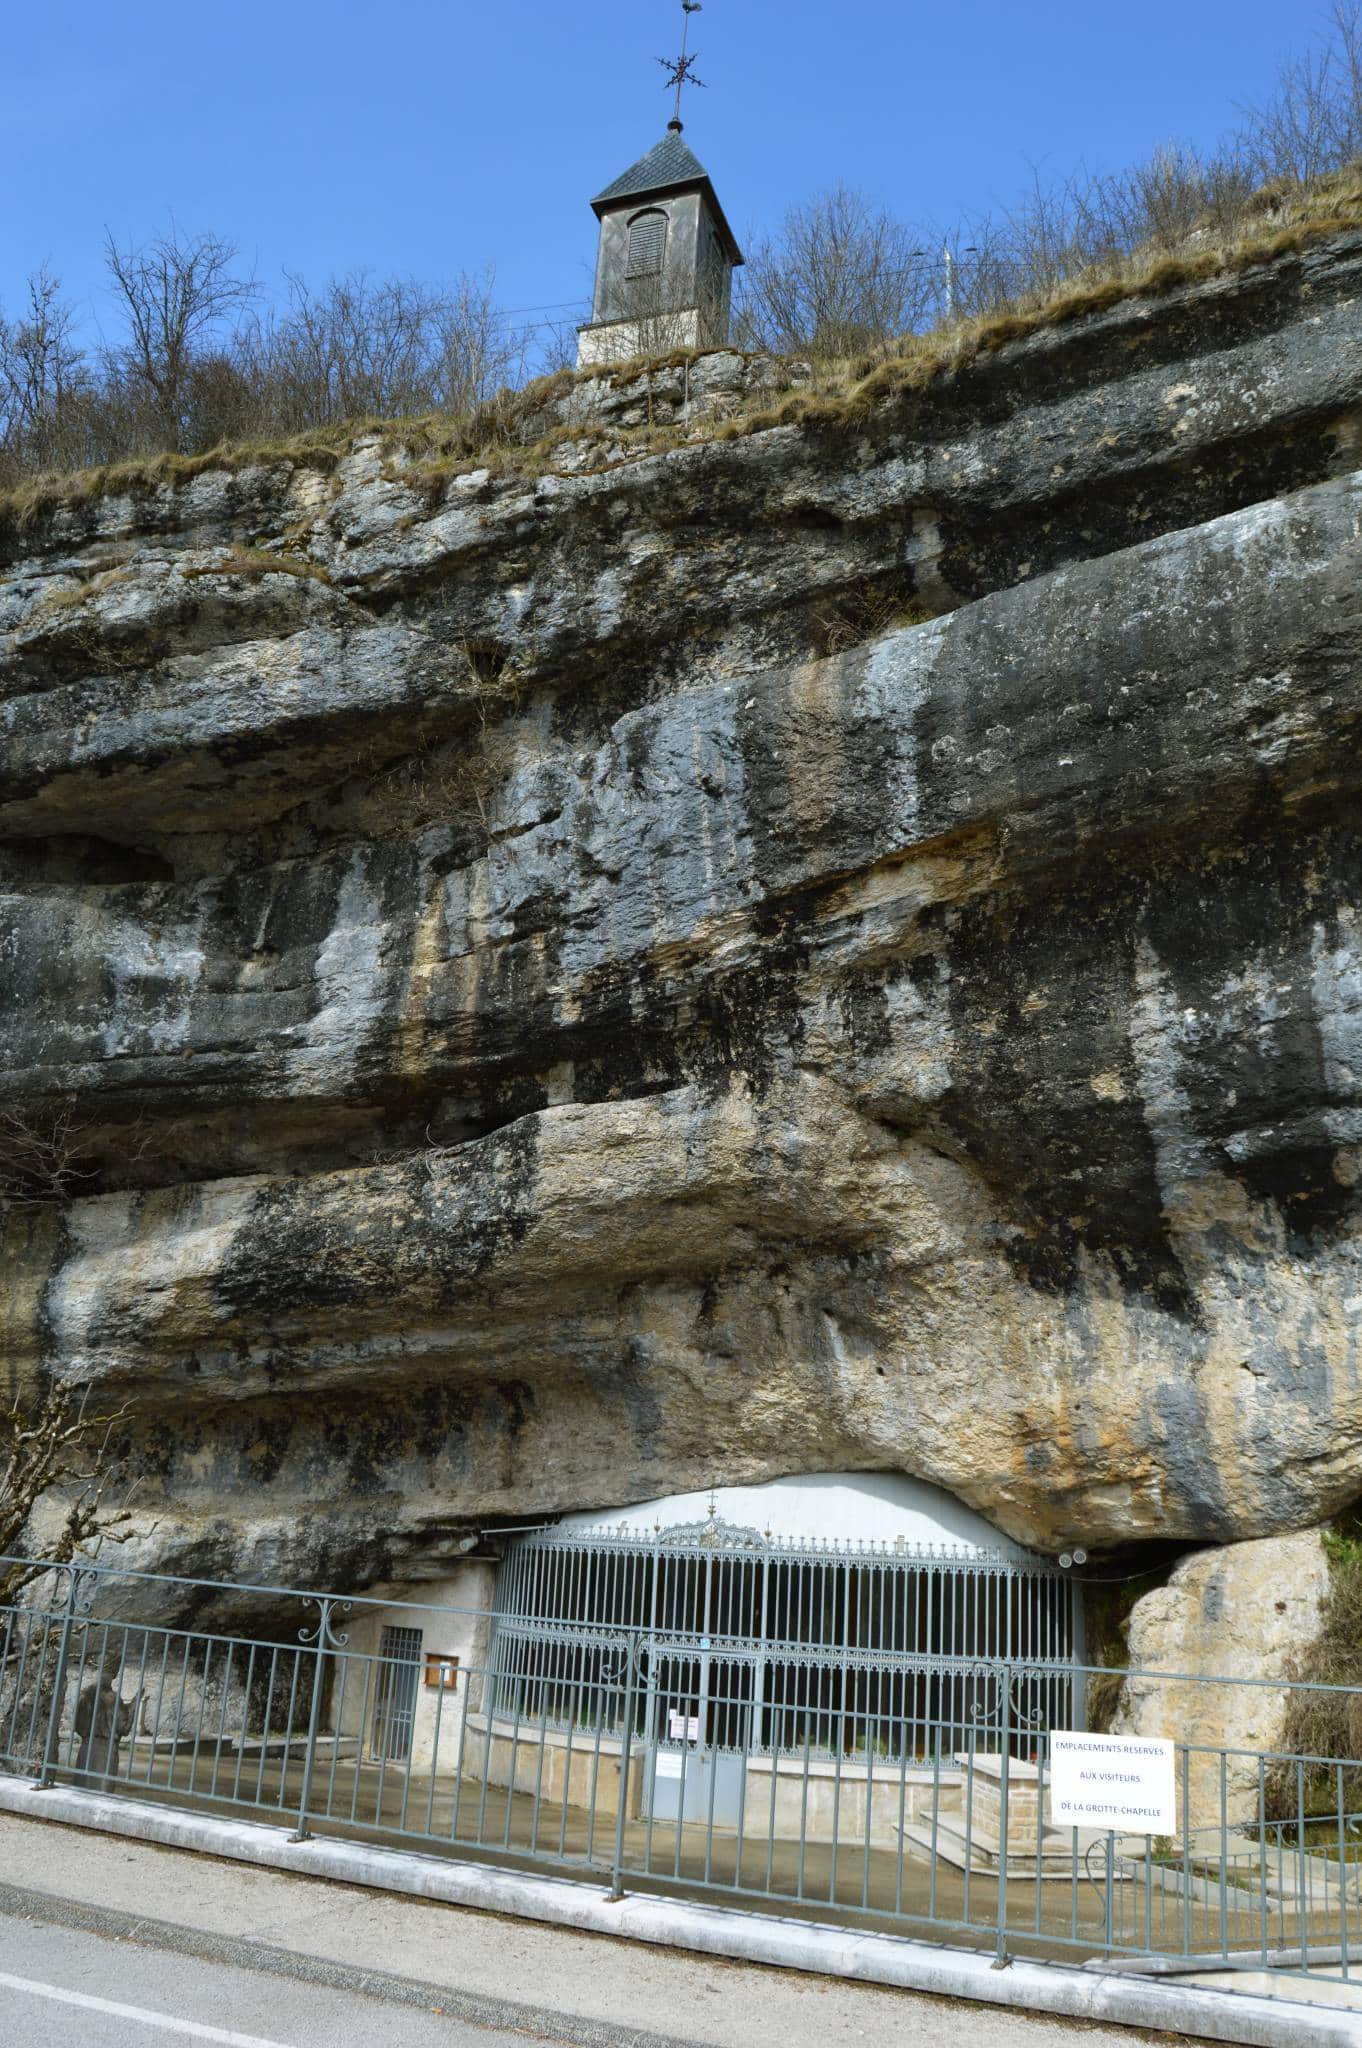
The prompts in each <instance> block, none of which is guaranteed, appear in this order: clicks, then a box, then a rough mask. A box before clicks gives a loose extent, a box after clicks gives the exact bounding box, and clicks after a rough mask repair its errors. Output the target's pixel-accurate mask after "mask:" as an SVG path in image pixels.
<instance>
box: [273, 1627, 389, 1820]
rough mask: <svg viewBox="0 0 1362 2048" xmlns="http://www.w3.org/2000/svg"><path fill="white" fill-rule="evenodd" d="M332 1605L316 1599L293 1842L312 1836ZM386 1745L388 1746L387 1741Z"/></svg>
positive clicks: (305, 1632) (301, 1635) (302, 1634)
mask: <svg viewBox="0 0 1362 2048" xmlns="http://www.w3.org/2000/svg"><path fill="white" fill-rule="evenodd" d="M333 1604H334V1603H333V1602H332V1601H330V1600H325V1599H323V1600H319V1601H318V1602H317V1608H318V1619H317V1628H316V1645H317V1647H316V1651H315V1657H314V1663H313V1667H312V1708H311V1711H310V1712H309V1714H308V1717H307V1750H306V1753H305V1755H304V1757H303V1789H302V1792H301V1794H300V1796H299V1800H298V1825H297V1827H296V1828H295V1829H294V1831H293V1833H292V1834H291V1835H290V1836H289V1840H290V1842H307V1841H310V1840H311V1839H312V1835H311V1830H310V1828H309V1827H308V1824H307V1809H308V1802H309V1800H310V1799H311V1797H312V1766H313V1762H314V1761H315V1759H316V1755H317V1728H318V1724H319V1723H320V1721H321V1714H322V1669H323V1665H324V1662H325V1658H326V1646H327V1642H328V1640H329V1638H330V1635H331V1609H332V1606H333ZM342 1604H343V1605H344V1606H348V1605H349V1602H348V1601H345V1602H343V1603H342ZM298 1634H299V1639H300V1640H301V1641H302V1642H304V1643H305V1642H306V1641H307V1638H308V1636H309V1635H311V1634H312V1631H311V1630H310V1629H300V1630H299V1631H298ZM336 1640H337V1641H338V1642H342V1643H343V1642H344V1641H345V1637H344V1636H338V1637H337V1638H336ZM384 1747H385V1748H386V1747H387V1744H386V1743H385V1744H384ZM284 1754H285V1756H287V1755H288V1743H287V1741H286V1742H285V1744H284Z"/></svg>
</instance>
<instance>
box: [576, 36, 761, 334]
mask: <svg viewBox="0 0 1362 2048" xmlns="http://www.w3.org/2000/svg"><path fill="white" fill-rule="evenodd" d="M682 6H683V7H684V9H685V14H686V29H687V33H689V30H690V17H691V15H692V14H698V13H699V11H700V9H699V5H698V0H682ZM659 61H660V62H662V63H663V66H664V68H665V70H666V72H667V83H668V86H669V87H671V86H674V87H675V88H676V110H675V112H674V113H673V115H672V118H671V120H670V121H669V122H668V123H667V132H666V134H665V135H664V136H663V137H662V140H661V141H660V142H659V143H656V144H655V145H654V147H653V148H652V149H650V150H649V151H648V153H647V155H646V156H642V157H640V158H639V160H638V162H637V163H636V164H631V165H630V167H629V169H628V170H627V171H625V172H623V173H622V174H621V175H620V176H619V177H618V178H616V179H615V180H614V182H613V184H610V185H607V186H606V188H605V190H604V191H603V192H598V193H597V195H596V197H595V198H594V199H593V200H592V202H591V207H592V211H593V212H594V213H595V215H596V218H597V220H598V221H599V222H600V224H601V234H600V248H599V252H598V254H597V258H596V287H595V291H594V293H593V296H592V304H591V318H590V320H589V321H588V322H587V323H586V325H585V326H584V327H580V328H578V330H577V363H578V367H579V368H585V367H587V366H589V365H591V364H593V363H611V362H621V361H624V360H627V358H629V357H630V356H638V355H664V354H666V353H667V352H668V351H669V350H671V349H676V348H722V347H723V345H724V343H725V342H726V341H727V340H728V320H729V309H730V305H731V301H732V291H733V272H734V271H735V270H736V269H737V267H738V265H739V264H740V263H741V262H742V260H743V259H742V251H741V249H740V248H739V247H738V244H737V241H736V239H735V238H734V234H733V230H732V228H730V226H729V225H728V222H727V220H725V218H724V210H723V208H722V207H721V206H720V204H719V201H718V197H717V196H716V194H715V191H714V187H713V185H712V184H711V183H710V180H709V173H708V172H707V171H706V169H705V167H704V165H703V164H702V163H701V162H700V161H699V159H698V158H697V157H696V156H695V154H694V152H693V151H692V150H691V149H690V148H688V146H687V145H686V143H685V142H684V141H683V140H682V132H681V89H682V87H683V86H686V85H703V83H704V81H703V79H699V78H697V77H696V76H695V73H694V69H693V66H694V62H695V59H694V57H693V56H690V55H688V54H687V51H686V46H685V41H684V39H683V41H682V46H681V56H680V58H679V59H677V60H676V61H671V60H668V59H660V60H659Z"/></svg>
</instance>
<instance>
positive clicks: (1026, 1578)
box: [490, 1474, 1083, 1825]
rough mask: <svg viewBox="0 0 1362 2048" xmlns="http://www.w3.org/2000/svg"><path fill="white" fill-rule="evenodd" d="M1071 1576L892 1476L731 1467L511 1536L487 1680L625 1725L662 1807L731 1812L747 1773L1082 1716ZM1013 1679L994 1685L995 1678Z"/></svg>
mask: <svg viewBox="0 0 1362 2048" xmlns="http://www.w3.org/2000/svg"><path fill="white" fill-rule="evenodd" d="M1079 1603H1080V1593H1079V1589H1078V1587H1077V1586H1076V1585H1075V1584H1074V1582H1073V1581H1072V1579H1071V1578H1070V1577H1069V1576H1068V1575H1066V1574H1065V1573H1064V1572H1062V1571H1061V1570H1059V1569H1058V1568H1057V1567H1056V1566H1055V1565H1054V1564H1052V1563H1051V1562H1050V1561H1049V1560H1047V1559H1045V1558H1042V1557H1039V1556H1036V1555H1035V1554H1033V1553H1031V1552H1028V1551H1026V1550H1024V1549H1022V1548H1021V1547H1020V1546H1018V1545H1016V1544H1012V1543H1010V1542H1008V1541H1007V1539H1006V1538H1005V1537H1003V1536H1002V1535H1001V1534H1000V1533H999V1532H998V1531H997V1530H995V1529H993V1528H992V1527H991V1526H990V1525H989V1524H988V1523H987V1522H985V1521H984V1520H983V1519H982V1518H981V1517H980V1516H978V1515H975V1514H974V1513H972V1512H971V1511H970V1510H969V1509H967V1508H965V1507H963V1506H962V1505H961V1503H960V1502H958V1501H955V1500H952V1499H951V1498H950V1496H948V1495H946V1494H943V1493H941V1492H939V1491H938V1490H937V1489H935V1488H933V1487H929V1486H926V1485H924V1484H922V1483H920V1482H917V1481H913V1480H908V1479H904V1478H900V1477H890V1476H886V1475H882V1474H834V1475H828V1474H819V1475H817V1476H815V1477H811V1478H807V1479H785V1480H778V1481H775V1482H772V1483H771V1484H769V1485H765V1486H754V1487H725V1488H720V1489H717V1490H716V1491H714V1492H712V1493H710V1494H709V1495H704V1494H689V1495H678V1496H672V1497H670V1498H668V1499H665V1500H659V1501H649V1502H645V1503H643V1504H641V1505H640V1506H636V1507H631V1508H627V1509H625V1510H622V1511H619V1510H617V1511H614V1512H613V1513H611V1514H602V1515H573V1516H569V1517H567V1518H566V1519H565V1520H564V1521H562V1522H559V1523H557V1524H555V1525H553V1526H551V1527H547V1528H544V1529H538V1530H533V1531H530V1532H528V1533H527V1534H524V1535H521V1536H518V1537H516V1538H514V1539H512V1541H511V1543H510V1544H509V1546H508V1548H507V1550H506V1551H505V1553H504V1555H503V1558H502V1561H501V1564H500V1567H499V1570H498V1575H497V1589H496V1597H495V1602H494V1617H493V1624H492V1646H491V1660H490V1678H491V1686H490V1700H491V1711H492V1714H493V1716H494V1718H495V1719H496V1720H498V1721H501V1722H503V1723H513V1724H515V1725H518V1726H525V1725H529V1726H541V1727H543V1728H544V1729H545V1730H549V1731H552V1730H559V1731H563V1732H564V1733H565V1734H566V1735H567V1736H568V1737H569V1738H571V1737H572V1736H573V1734H574V1733H576V1732H580V1731H583V1730H587V1731H592V1732H593V1733H594V1735H595V1736H596V1737H597V1738H598V1739H600V1740H604V1741H605V1742H607V1743H613V1742H617V1741H618V1740H619V1739H620V1737H621V1734H622V1732H623V1727H624V1723H625V1721H626V1719H627V1720H628V1721H629V1723H630V1742H631V1745H632V1744H633V1743H634V1742H638V1743H639V1744H640V1745H641V1753H642V1756H643V1759H644V1763H643V1780H642V1788H641V1797H642V1801H643V1805H644V1807H645V1809H646V1810H648V1811H651V1812H653V1813H654V1814H655V1815H656V1816H657V1817H658V1818H678V1819H679V1818H687V1817H689V1815H690V1811H691V1807H692V1803H693V1802H694V1803H695V1805H696V1811H700V1810H702V1809H703V1811H705V1812H706V1813H707V1814H710V1815H712V1816H713V1819H714V1822H715V1824H717V1825H722V1824H724V1822H725V1821H727V1820H728V1819H729V1815H730V1810H732V1814H733V1818H734V1819H736V1818H737V1807H738V1805H739V1804H740V1802H741V1801H742V1799H743V1798H744V1797H751V1796H752V1795H751V1783H752V1778H753V1773H754V1771H756V1772H757V1773H758V1774H760V1773H761V1772H763V1771H764V1772H765V1773H767V1774H768V1776H770V1777H771V1779H772V1784H771V1787H770V1790H771V1797H772V1800H773V1802H774V1800H775V1797H776V1792H775V1786H774V1778H775V1777H776V1776H778V1775H779V1774H780V1772H781V1769H782V1765H783V1763H785V1762H787V1761H788V1763H789V1765H790V1767H791V1769H796V1768H797V1769H798V1770H801V1771H803V1772H804V1773H806V1774H807V1770H808V1768H809V1766H810V1764H811V1763H812V1764H813V1765H815V1766H819V1765H821V1764H827V1765H829V1766H831V1767H835V1766H836V1765H837V1761H838V1759H850V1758H856V1759H859V1761H860V1762H861V1763H863V1764H866V1765H869V1766H872V1767H874V1768H878V1767H879V1765H880V1764H883V1765H884V1767H885V1769H886V1770H888V1771H893V1772H895V1773H897V1774H898V1775H900V1776H901V1775H902V1772H903V1770H904V1769H905V1768H908V1769H922V1770H934V1771H936V1772H937V1773H938V1774H939V1773H940V1771H941V1769H942V1766H943V1764H944V1766H945V1768H946V1769H947V1770H948V1771H950V1770H954V1769H956V1768H958V1767H959V1762H960V1759H961V1757H962V1755H963V1754H964V1753H966V1752H976V1751H990V1750H997V1749H998V1748H1000V1747H1001V1746H1002V1744H1003V1742H1004V1739H1006V1740H1007V1743H1008V1747H1009V1748H1010V1749H1011V1750H1012V1751H1013V1752H1014V1753H1015V1754H1017V1755H1028V1756H1029V1755H1030V1754H1031V1753H1032V1752H1033V1751H1034V1749H1035V1746H1036V1743H1037V1740H1038V1737H1039V1735H1040V1734H1041V1733H1042V1732H1043V1731H1044V1730H1047V1729H1049V1728H1051V1727H1062V1728H1071V1727H1075V1726H1078V1725H1080V1720H1081V1713H1082V1695H1083V1688H1082V1685H1081V1684H1080V1683H1078V1682H1077V1680H1076V1674H1075V1669H1074V1667H1075V1665H1076V1664H1077V1663H1079V1662H1080V1661H1081V1657H1082V1647H1081V1610H1080V1604H1079ZM1005 1692H1006V1694H1007V1697H1006V1700H1005V1699H1004V1693H1005Z"/></svg>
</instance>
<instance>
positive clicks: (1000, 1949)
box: [992, 1664, 1012, 1970]
mask: <svg viewBox="0 0 1362 2048" xmlns="http://www.w3.org/2000/svg"><path fill="white" fill-rule="evenodd" d="M1002 1687H1003V1691H1002V1699H1001V1701H1000V1702H999V1708H998V1739H999V1746H1000V1748H1001V1750H1002V1757H1001V1761H1000V1776H1001V1784H1002V1797H1001V1799H1000V1801H999V1804H998V1915H997V1918H998V1946H997V1952H996V1954H995V1955H994V1958H993V1965H992V1967H993V1968H994V1969H995V1970H1005V1969H1006V1968H1007V1966H1008V1963H1009V1962H1010V1961H1011V1957H1010V1956H1009V1955H1008V1953H1007V1821H1008V1814H1007V1806H1008V1794H1009V1786H1010V1783H1011V1778H1010V1773H1011V1765H1012V1666H1011V1665H1010V1664H1004V1666H1003V1668H1002Z"/></svg>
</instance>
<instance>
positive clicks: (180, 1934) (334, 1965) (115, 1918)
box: [0, 1883, 703, 2048]
mask: <svg viewBox="0 0 1362 2048" xmlns="http://www.w3.org/2000/svg"><path fill="white" fill-rule="evenodd" d="M0 1915H3V1916H4V1917H5V1918H6V1919H12V1920H37V1921H41V1922H42V1923H43V1924H44V1925H45V1926H49V1927H67V1928H71V1929H73V1930H75V1931H77V1932H79V1933H82V1934H98V1935H102V1936H104V1937H105V1938H106V1939H109V1940H112V1941H127V1942H133V1943H135V1944H137V1945H138V1946H139V1947H142V1948H155V1949H161V1950H165V1951H168V1952H169V1953H170V1954H172V1955H177V1956H192V1957H193V1958H194V1959H195V1960H196V1961H198V1962H203V1963H213V1964H216V1965H218V1966H219V1967H221V1968H225V1969H232V1970H254V1971H257V1972H258V1973H259V1974H260V1975H261V1976H267V1977H286V1978H288V1979H290V1981H292V1982H293V1983H297V1984H316V1985H318V1986H321V1987H323V1988H325V1989H326V1990H328V1991H345V1992H351V1993H354V1994H355V1995H357V1996H359V1997H363V1998H372V1999H376V2000H377V2001H378V2002H379V2003H380V2004H383V2005H400V2006H405V2007H406V2008H408V2009H409V2010H411V2011H414V2012H435V2013H439V2014H441V2015H442V2016H443V2017H444V2018H446V2019H453V2020H462V2021H463V2022H464V2023H465V2024H467V2025H469V2026H476V2027H488V2028H490V2029H493V2030H495V2031H496V2032H498V2033H518V2034H524V2035H525V2036H526V2037H527V2039H529V2040H532V2041H533V2040H538V2041H554V2042H563V2041H566V2042H570V2043H572V2044H573V2048H703V2043H700V2042H692V2041H688V2040H684V2039H683V2038H682V2036H681V2035H679V2034H654V2033H649V2032H647V2031H646V2030H644V2029H642V2028H639V2027H622V2026H619V2025H618V2024H616V2023H615V2022H614V2021H607V2020H589V2019H583V2018H582V2017H581V2015H580V2014H576V2013H567V2012H556V2011H553V2010H551V2009H550V2008H549V2007H548V2006H540V2005H524V2004H521V2003H519V2002H517V2001H516V2000H514V1999H509V1998H490V1997H487V1996H486V1995H483V1994H479V1993H475V1992H471V1991H458V1990H455V1989H454V1988H452V1987H451V1986H450V1985H447V1984H431V1983H427V1982H425V1981H424V1980H423V1979H421V1978H419V1977H398V1976H395V1975H394V1974H393V1973H392V1972H391V1971H389V1970H364V1969H360V1968H358V1967H357V1966H356V1965H354V1964H352V1963H342V1962H333V1961H332V1960H331V1959H330V1958H328V1957H326V1956H311V1955H305V1954H304V1953H303V1952H302V1951H301V1950H300V1949H294V1948H276V1947H275V1946H274V1944H273V1943H272V1942H268V1941H259V1940H256V1939H254V1938H253V1937H251V1936H248V1935H237V1934H211V1933H209V1932H208V1931H207V1930H206V1929H202V1928H197V1927H183V1926H181V1925H180V1924H179V1923H178V1922H176V1921H174V1920H153V1919H150V1918H149V1917H148V1916H147V1915H146V1914H144V1913H125V1912H122V1911H121V1910H120V1909H119V1908H118V1907H116V1906H91V1905H86V1904H85V1903H84V1902H83V1901H82V1900H80V1899H65V1898H60V1897H58V1896H57V1894H56V1893H55V1892H39V1891H30V1890H28V1889H27V1888H26V1887H25V1886H23V1885H17V1884H4V1883H0Z"/></svg>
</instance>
